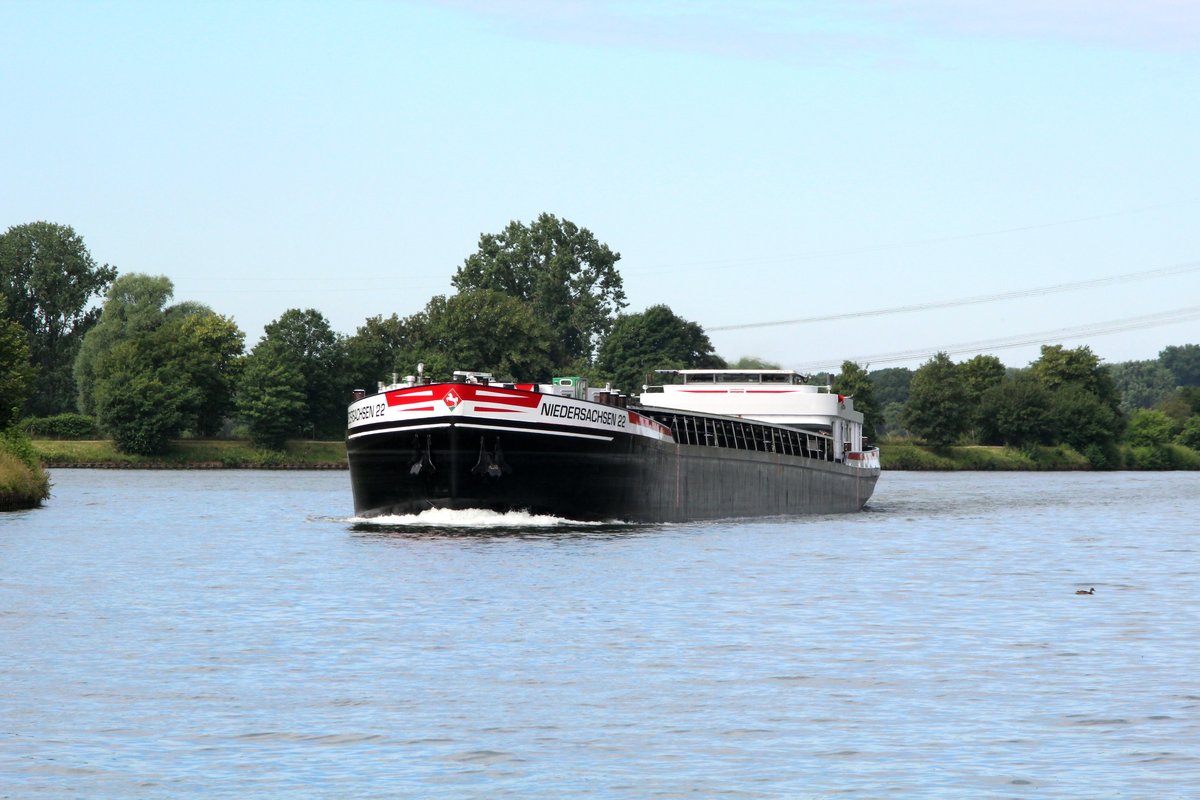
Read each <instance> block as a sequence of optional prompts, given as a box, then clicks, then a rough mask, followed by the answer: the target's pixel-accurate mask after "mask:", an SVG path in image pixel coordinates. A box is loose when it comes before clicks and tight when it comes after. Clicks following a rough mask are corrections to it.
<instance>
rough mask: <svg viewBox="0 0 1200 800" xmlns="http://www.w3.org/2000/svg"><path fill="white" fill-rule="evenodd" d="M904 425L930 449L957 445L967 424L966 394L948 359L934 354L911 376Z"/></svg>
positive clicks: (956, 371) (968, 422)
mask: <svg viewBox="0 0 1200 800" xmlns="http://www.w3.org/2000/svg"><path fill="white" fill-rule="evenodd" d="M904 424H905V426H906V427H907V428H908V429H909V430H910V431H912V432H913V433H914V434H915V435H917V436H919V437H921V438H923V439H925V440H926V441H927V442H929V444H931V445H933V446H934V447H946V446H948V445H952V444H954V443H955V442H956V441H958V439H959V437H961V436H962V435H963V434H964V433H966V431H967V428H968V427H969V426H970V424H971V415H970V408H969V407H968V406H967V390H966V388H965V387H964V386H963V381H962V376H961V375H960V374H959V371H958V367H957V365H955V363H954V362H953V361H951V360H950V356H948V355H946V354H945V353H938V354H937V355H935V356H934V357H933V358H931V359H929V361H927V362H925V363H924V364H923V365H922V366H921V368H920V369H918V370H917V371H916V372H915V373H914V374H913V379H912V385H911V387H910V390H909V396H908V403H906V404H905V407H904Z"/></svg>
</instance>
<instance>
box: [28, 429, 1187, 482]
mask: <svg viewBox="0 0 1200 800" xmlns="http://www.w3.org/2000/svg"><path fill="white" fill-rule="evenodd" d="M33 452H34V454H35V455H36V456H37V457H38V458H40V459H41V460H42V463H43V464H45V465H46V466H48V467H101V468H111V469H120V468H130V469H222V468H225V469H345V467H346V445H345V443H344V442H340V441H338V442H313V441H307V440H296V441H292V442H288V444H287V449H286V450H285V451H284V452H273V451H269V450H259V449H256V448H255V447H254V446H253V445H251V444H250V443H249V442H247V441H241V440H234V441H231V440H225V439H220V440H217V439H181V440H178V441H175V442H173V443H172V444H171V449H170V451H169V452H167V453H165V454H163V455H160V456H153V457H147V456H131V455H126V454H124V453H118V452H117V451H116V449H114V448H113V445H112V442H110V441H108V440H103V439H101V440H86V441H66V440H64V441H60V440H51V439H35V440H34V441H33ZM880 453H881V461H882V463H883V468H884V469H890V470H940V471H947V472H949V471H966V470H981V471H1008V472H1014V471H1039V470H1040V471H1075V470H1089V469H1092V468H1093V467H1092V465H1091V464H1090V463H1089V462H1088V460H1087V458H1086V457H1085V456H1084V455H1082V454H1081V453H1079V452H1077V451H1076V450H1073V449H1071V448H1070V447H1067V446H1065V445H1059V446H1057V447H1034V448H1025V449H1019V450H1018V449H1014V448H1009V447H983V446H961V447H947V448H941V449H935V448H931V447H926V446H924V445H920V444H915V443H913V442H905V441H900V442H885V443H883V444H882V445H881V446H880ZM1116 462H1117V463H1115V464H1113V465H1112V468H1115V469H1132V470H1170V469H1187V470H1198V469H1200V453H1197V452H1196V451H1195V450H1189V449H1188V448H1186V447H1182V446H1180V445H1163V446H1161V447H1155V448H1146V447H1136V448H1135V447H1129V446H1128V445H1124V446H1121V447H1120V448H1118V450H1117V455H1116ZM16 463H17V464H20V461H19V460H16ZM22 466H23V465H22ZM12 470H13V473H14V474H15V473H16V469H15V467H14V468H12ZM5 474H6V475H7V474H8V473H7V471H6V473H5ZM5 480H6V481H7V480H8V479H7V478H5ZM14 480H15V479H14Z"/></svg>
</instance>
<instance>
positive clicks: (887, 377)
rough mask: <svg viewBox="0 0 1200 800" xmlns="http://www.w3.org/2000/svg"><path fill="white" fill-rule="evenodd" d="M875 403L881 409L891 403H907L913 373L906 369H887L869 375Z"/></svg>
mask: <svg viewBox="0 0 1200 800" xmlns="http://www.w3.org/2000/svg"><path fill="white" fill-rule="evenodd" d="M870 377H871V386H872V388H873V390H874V394H875V402H876V403H878V404H879V405H880V407H882V408H886V407H887V406H889V405H891V404H892V403H900V404H901V405H903V404H904V403H907V402H908V390H909V387H910V386H911V385H912V378H913V371H912V370H911V369H908V368H907V367H888V368H887V369H877V370H875V371H874V372H872V373H870Z"/></svg>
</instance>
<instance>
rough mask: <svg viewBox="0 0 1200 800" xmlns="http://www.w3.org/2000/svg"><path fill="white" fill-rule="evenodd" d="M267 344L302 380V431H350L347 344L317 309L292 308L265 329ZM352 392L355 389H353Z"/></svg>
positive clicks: (331, 433) (329, 433) (317, 433)
mask: <svg viewBox="0 0 1200 800" xmlns="http://www.w3.org/2000/svg"><path fill="white" fill-rule="evenodd" d="M263 330H264V336H263V339H264V340H265V341H269V342H271V344H272V347H273V348H278V350H277V351H273V352H277V353H278V356H277V357H278V358H279V359H282V360H286V361H287V362H288V363H289V364H290V365H291V366H292V367H293V368H294V370H295V371H296V372H298V373H299V374H300V376H301V378H302V380H301V384H300V385H299V387H298V388H299V389H300V391H301V392H302V393H303V395H304V414H303V418H302V419H299V420H297V422H298V423H299V424H300V426H301V428H302V429H306V432H308V433H310V434H311V435H313V436H334V435H337V436H340V435H341V434H342V433H343V432H344V431H345V429H346V404H347V401H348V396H349V388H348V387H347V385H346V383H347V381H346V343H345V340H344V338H343V337H342V336H340V335H339V334H337V333H335V332H334V330H333V329H332V328H331V327H330V326H329V322H328V321H327V320H326V319H325V317H324V316H322V314H321V313H320V312H319V311H317V310H316V309H314V308H309V309H306V310H304V311H301V310H300V309H296V308H292V309H288V310H287V311H285V312H283V314H282V315H281V316H280V317H279V319H277V320H275V321H274V322H271V323H270V324H268V325H266V326H265V327H264V329H263ZM350 388H352V387H350Z"/></svg>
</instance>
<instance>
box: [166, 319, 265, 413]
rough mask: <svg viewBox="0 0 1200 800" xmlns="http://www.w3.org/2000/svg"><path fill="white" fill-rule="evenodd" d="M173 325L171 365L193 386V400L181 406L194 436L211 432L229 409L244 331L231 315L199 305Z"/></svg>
mask: <svg viewBox="0 0 1200 800" xmlns="http://www.w3.org/2000/svg"><path fill="white" fill-rule="evenodd" d="M167 324H168V326H170V325H173V324H176V323H175V321H174V320H172V321H171V322H168V323H167ZM177 325H178V328H177V336H176V337H175V345H176V356H177V357H176V358H175V359H174V368H175V369H179V370H181V371H182V372H184V373H186V374H187V376H188V380H189V382H190V384H191V386H192V387H194V388H195V389H196V390H197V393H196V396H195V398H196V399H195V402H194V403H193V404H192V405H190V406H187V407H184V408H183V409H182V410H183V411H184V413H185V414H186V415H187V417H188V423H189V425H190V427H191V429H192V431H193V432H194V433H195V434H196V435H197V436H214V435H216V433H217V432H218V431H220V430H221V427H222V425H223V423H224V421H225V418H226V417H227V416H228V415H229V414H231V413H232V412H233V394H234V389H235V387H236V386H237V380H238V376H239V373H240V370H241V355H242V350H243V348H244V346H245V340H246V335H245V334H244V333H242V331H241V330H240V329H239V328H238V326H237V325H236V324H235V323H234V321H233V320H232V319H229V318H228V317H224V316H221V315H220V314H214V313H213V312H211V311H209V310H208V309H203V308H201V309H188V310H187V313H186V315H184V316H182V317H181V318H179V319H178V322H177Z"/></svg>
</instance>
